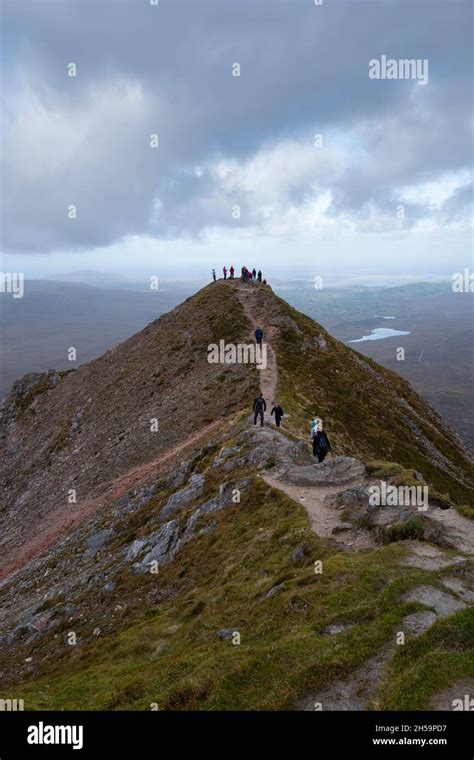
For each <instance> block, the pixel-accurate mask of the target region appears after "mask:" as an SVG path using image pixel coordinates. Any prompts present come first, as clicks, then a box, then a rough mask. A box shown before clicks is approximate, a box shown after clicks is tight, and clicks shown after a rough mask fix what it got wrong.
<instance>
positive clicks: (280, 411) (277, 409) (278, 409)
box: [270, 401, 283, 427]
mask: <svg viewBox="0 0 474 760" xmlns="http://www.w3.org/2000/svg"><path fill="white" fill-rule="evenodd" d="M273 414H275V422H276V426H277V427H280V424H281V418H282V417H283V409H282V408H281V406H280V404H278V403H277V402H276V401H274V402H273V409H272V411H271V412H270V417H271V416H272V415H273Z"/></svg>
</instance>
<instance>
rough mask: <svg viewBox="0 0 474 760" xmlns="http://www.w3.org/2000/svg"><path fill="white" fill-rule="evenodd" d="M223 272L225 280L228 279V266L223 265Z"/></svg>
mask: <svg viewBox="0 0 474 760" xmlns="http://www.w3.org/2000/svg"><path fill="white" fill-rule="evenodd" d="M222 274H223V275H224V280H227V267H222Z"/></svg>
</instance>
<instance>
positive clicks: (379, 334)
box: [347, 327, 410, 343]
mask: <svg viewBox="0 0 474 760" xmlns="http://www.w3.org/2000/svg"><path fill="white" fill-rule="evenodd" d="M395 335H410V330H392V329H390V327H377V328H376V329H375V330H371V331H370V334H369V335H363V336H362V338H357V339H356V340H348V341H347V342H348V343H362V342H363V341H365V340H383V339H384V338H393V337H394V336H395Z"/></svg>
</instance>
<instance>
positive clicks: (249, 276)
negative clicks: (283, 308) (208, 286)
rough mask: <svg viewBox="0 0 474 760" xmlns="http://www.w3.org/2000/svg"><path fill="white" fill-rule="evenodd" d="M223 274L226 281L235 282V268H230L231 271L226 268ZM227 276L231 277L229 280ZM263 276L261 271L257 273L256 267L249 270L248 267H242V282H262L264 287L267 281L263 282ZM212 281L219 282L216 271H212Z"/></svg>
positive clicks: (223, 268)
mask: <svg viewBox="0 0 474 760" xmlns="http://www.w3.org/2000/svg"><path fill="white" fill-rule="evenodd" d="M222 274H223V275H224V280H227V279H229V280H235V269H234V267H233V266H231V267H229V269H227V267H226V266H224V267H222ZM227 275H229V278H227ZM262 276H263V275H262V270H261V269H259V270H258V272H257V270H256V269H255V267H254V268H253V269H247V267H242V269H241V270H240V279H241V280H242V282H249V281H253V282H260V283H261V284H262V285H266V284H267V281H266V280H263V279H262ZM212 279H213V280H214V282H216V280H217V275H216V270H215V269H213V270H212Z"/></svg>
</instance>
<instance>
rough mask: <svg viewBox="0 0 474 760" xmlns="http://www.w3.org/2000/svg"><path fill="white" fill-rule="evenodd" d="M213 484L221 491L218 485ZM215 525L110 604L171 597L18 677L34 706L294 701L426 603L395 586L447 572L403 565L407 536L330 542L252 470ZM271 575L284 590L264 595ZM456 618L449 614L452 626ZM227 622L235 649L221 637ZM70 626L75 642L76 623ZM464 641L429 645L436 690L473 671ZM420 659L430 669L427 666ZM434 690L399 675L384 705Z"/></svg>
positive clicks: (422, 699) (133, 579) (434, 579)
mask: <svg viewBox="0 0 474 760" xmlns="http://www.w3.org/2000/svg"><path fill="white" fill-rule="evenodd" d="M215 477H216V478H217V477H218V476H217V475H216V476H215ZM216 483H217V480H216ZM208 487H209V488H210V493H213V492H215V484H214V485H213V484H212V482H211V483H210V484H209V486H208ZM156 509H157V511H158V509H159V505H157V507H156ZM217 520H218V528H217V530H216V531H215V532H214V533H213V534H211V535H209V536H206V537H203V538H201V539H199V540H197V541H193V542H192V543H191V544H189V545H188V547H186V549H185V550H184V551H183V553H182V555H180V558H179V559H178V560H177V561H175V562H174V563H173V564H172V565H169V566H167V567H165V568H163V569H162V570H161V571H160V575H159V576H151V575H147V576H145V577H144V576H138V577H137V576H134V575H133V574H132V573H130V572H129V571H128V570H125V571H124V572H123V574H122V576H121V577H120V579H119V582H118V584H117V588H116V590H115V592H114V600H113V601H114V603H122V604H123V602H124V600H125V599H127V597H128V598H130V597H132V598H133V597H135V596H138V595H140V594H142V593H143V591H144V590H145V589H149V588H151V587H153V585H158V586H159V589H160V593H161V596H162V599H163V601H161V602H160V603H159V604H157V605H147V608H146V611H145V612H143V605H140V606H139V609H137V610H136V611H135V612H134V613H131V612H129V611H128V610H127V614H126V616H125V617H124V619H123V620H122V621H121V624H120V626H118V627H117V626H116V627H117V628H118V630H116V631H115V630H113V629H112V631H111V632H110V633H109V634H108V635H105V636H100V637H99V638H97V639H95V640H94V641H93V642H90V643H88V644H87V645H83V646H81V645H80V643H79V645H78V646H77V647H70V648H67V647H66V648H64V649H63V654H62V655H61V656H59V657H58V659H57V660H56V662H55V664H54V666H53V667H52V668H51V670H50V671H49V672H46V673H44V674H43V675H42V676H40V677H39V678H37V679H35V680H33V681H31V682H29V683H24V684H17V685H15V689H14V692H15V694H16V695H18V694H20V695H21V696H22V698H24V699H25V705H26V707H27V709H150V705H151V704H152V703H158V705H159V708H160V709H173V710H175V709H198V710H199V709H211V710H217V709H224V710H227V709H242V710H251V709H278V708H280V709H284V708H290V709H291V705H292V703H293V700H294V699H295V698H296V697H297V696H302V695H304V694H306V693H307V692H308V690H311V689H318V688H323V687H325V686H327V685H329V684H330V683H331V682H333V681H334V680H337V679H338V678H341V677H344V675H346V674H348V673H349V672H351V671H352V670H353V669H354V668H355V667H356V666H357V665H359V664H361V663H362V662H363V661H364V660H366V659H367V658H368V657H370V656H371V655H373V654H374V653H375V652H377V651H378V650H380V649H381V648H382V646H383V645H384V643H385V642H386V641H387V640H388V639H389V638H392V637H394V636H395V634H396V632H397V631H398V630H399V629H400V620H401V618H402V616H403V615H404V614H407V613H409V612H412V611H414V610H416V609H417V608H418V605H417V604H416V603H415V604H414V603H410V604H406V603H403V602H401V601H400V597H401V595H402V594H403V593H404V592H406V591H407V590H408V589H409V588H410V587H411V586H413V585H414V584H416V583H426V582H430V583H434V584H438V583H439V578H440V577H441V576H442V573H433V572H427V571H423V570H419V569H416V568H412V567H405V566H398V564H397V560H398V559H399V558H400V557H401V556H402V555H403V551H404V550H403V548H402V546H401V545H399V544H392V545H390V546H386V547H383V548H380V549H378V550H376V551H374V552H372V553H370V555H368V554H367V553H363V552H361V553H358V554H344V553H340V552H338V551H336V550H334V549H333V548H329V547H328V546H327V545H325V543H324V542H323V541H322V540H320V539H318V538H317V537H316V536H315V535H314V534H313V533H312V531H311V529H310V526H309V523H308V518H307V515H306V512H305V510H304V509H303V507H301V506H298V505H295V503H294V502H292V501H291V500H288V499H287V498H286V497H285V496H284V495H282V494H280V493H277V492H274V491H272V490H271V489H270V488H268V487H267V486H266V485H265V484H263V483H262V482H261V481H259V480H258V479H256V480H255V481H254V485H253V487H252V491H251V493H250V494H249V495H248V497H247V498H246V499H245V500H243V501H242V503H241V504H239V505H235V506H233V507H232V508H229V509H228V510H227V511H226V512H224V513H221V514H219V515H218V516H217ZM132 529H133V526H132ZM302 543H304V544H305V546H306V547H307V559H306V560H305V562H304V563H303V564H302V565H295V563H294V562H293V561H292V560H291V555H292V553H293V552H294V550H295V548H296V547H297V546H300V545H301V544H302ZM316 560H322V561H323V573H322V574H315V572H314V562H315V561H316ZM277 583H284V584H285V589H284V590H283V591H282V592H281V593H280V594H277V595H276V596H274V597H273V598H270V599H266V598H264V594H265V593H266V592H267V591H268V590H269V589H270V588H271V587H273V586H274V585H275V584H277ZM176 588H179V593H178V594H175V593H174V592H173V590H176ZM168 592H169V593H168ZM170 594H171V595H170ZM85 602H86V604H87V605H88V607H89V610H90V613H93V611H94V606H95V605H97V604H100V600H98V599H97V593H95V594H94V593H91V596H90V599H86V600H85ZM335 622H338V623H340V622H350V623H355V627H354V628H352V629H351V630H350V631H348V632H347V633H344V634H341V635H337V636H328V635H324V634H322V633H321V629H322V628H323V627H324V626H326V625H329V624H332V623H335ZM82 625H84V626H85V625H86V623H82ZM457 625H458V624H457V622H456V620H455V619H453V622H452V627H453V629H456V630H457V628H456V626H457ZM462 625H463V621H462V620H461V621H460V622H459V626H460V627H461V628H462ZM233 626H235V627H237V628H238V629H239V630H240V633H241V644H240V646H234V645H233V644H232V642H231V641H220V640H219V639H218V637H217V635H216V634H217V631H218V630H219V629H221V628H228V627H233ZM67 630H68V629H64V631H63V635H64V636H65V634H66V632H67ZM74 630H76V631H77V633H78V637H79V642H80V640H81V630H80V627H79V628H77V626H75V625H74ZM460 637H461V638H460ZM425 638H426V637H423V639H425ZM423 639H421V640H419V641H418V642H417V643H416V647H418V648H419V647H422V645H423ZM461 639H462V636H461V634H459V636H457V638H456V637H454V638H453V639H452V641H451V640H450V639H448V640H443V646H442V647H440V646H434V647H430V651H429V653H428V655H427V656H429V662H430V667H431V668H432V670H433V672H434V673H436V678H435V682H436V687H437V688H440V687H442V686H444V685H449V684H451V683H452V681H453V680H455V679H456V678H457V677H460V676H462V675H467V674H468V673H469V672H470V667H471V664H470V663H471V660H470V655H469V654H466V655H465V654H464V649H465V648H466V646H465V645H466V642H465V641H464V639H462V641H463V642H464V643H461V644H460V641H461ZM451 643H452V646H451ZM452 650H453V651H452ZM37 654H38V653H37ZM454 656H455V658H456V668H455V669H452V668H451V663H452V661H453V657H454ZM404 667H405V668H406V667H410V661H409V660H406V658H405V659H404V660H403V661H402V663H401V665H397V668H398V670H397V675H398V674H399V673H400V669H402V670H403V668H404ZM420 667H421V669H422V672H423V675H424V676H425V677H426V674H425V672H424V671H425V670H426V667H425V663H424V662H422V663H421V665H420ZM420 677H421V676H420ZM429 692H430V689H429V681H428V686H426V684H425V686H424V688H423V689H422V690H421V692H418V691H414V690H413V689H412V686H411V683H410V681H409V680H408V681H407V679H406V678H403V673H402V675H401V676H400V678H399V679H398V678H397V679H396V681H395V684H394V687H393V689H392V690H391V692H390V695H389V697H387V700H386V704H387V705H388V706H389V707H390V708H396V707H397V706H399V705H403V706H405V707H407V706H408V707H411V706H413V705H416V706H417V707H423V706H425V705H426V700H427V699H428V696H429ZM4 696H7V694H4Z"/></svg>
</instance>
